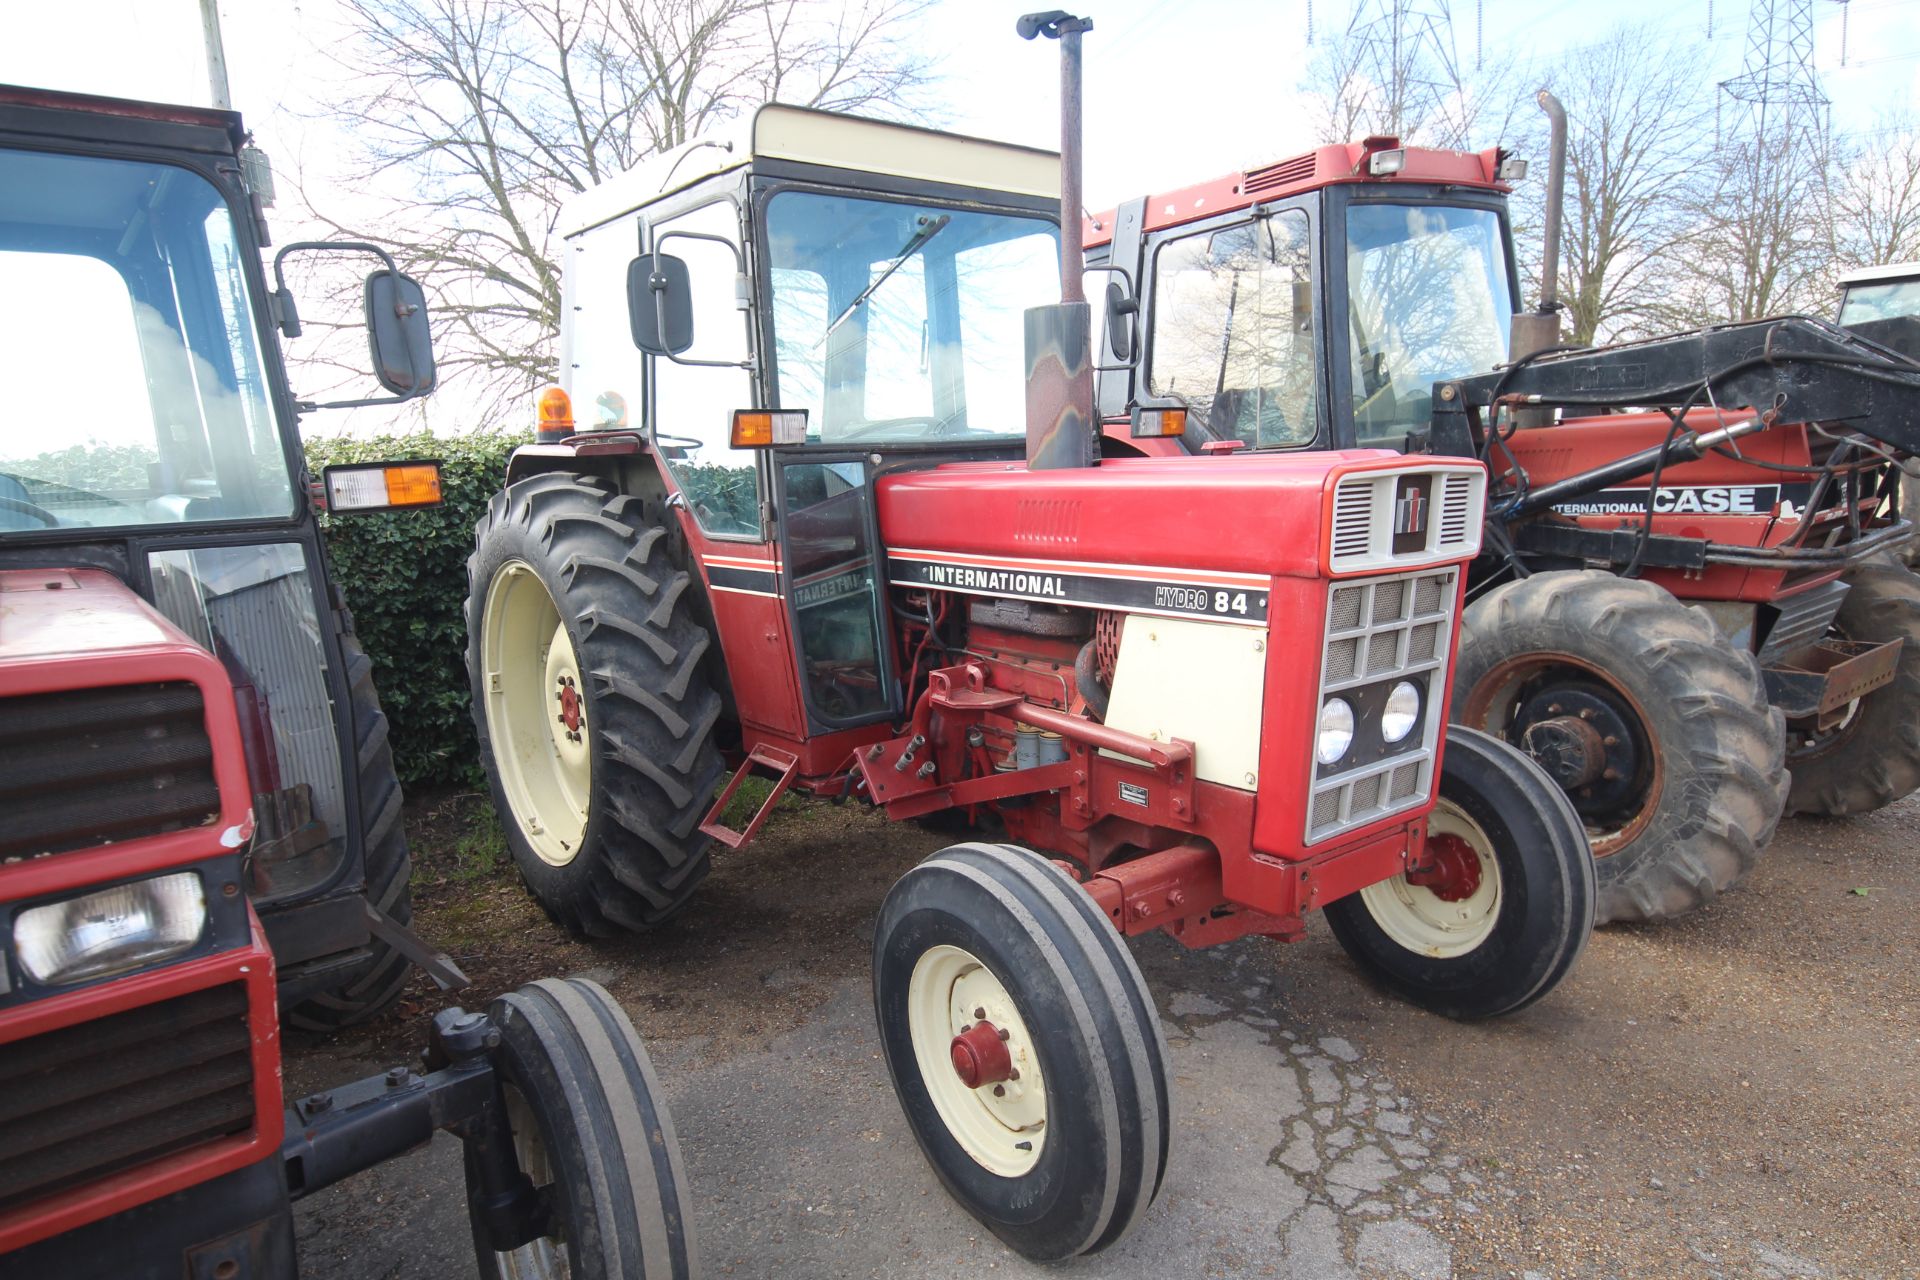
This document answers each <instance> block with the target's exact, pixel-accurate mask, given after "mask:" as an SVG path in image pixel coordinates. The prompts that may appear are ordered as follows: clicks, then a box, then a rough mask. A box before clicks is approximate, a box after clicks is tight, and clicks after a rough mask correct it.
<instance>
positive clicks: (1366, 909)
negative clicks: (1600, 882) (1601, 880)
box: [1326, 725, 1595, 1018]
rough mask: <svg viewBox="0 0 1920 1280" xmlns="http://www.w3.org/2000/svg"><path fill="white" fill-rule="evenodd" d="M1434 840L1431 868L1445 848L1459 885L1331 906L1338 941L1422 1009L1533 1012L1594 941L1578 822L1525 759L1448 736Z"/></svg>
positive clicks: (1391, 886)
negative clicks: (1452, 860)
mask: <svg viewBox="0 0 1920 1280" xmlns="http://www.w3.org/2000/svg"><path fill="white" fill-rule="evenodd" d="M1427 829H1428V841H1429V848H1428V857H1429V860H1432V859H1433V858H1435V857H1436V856H1437V855H1438V852H1439V850H1440V849H1441V848H1442V847H1443V846H1442V845H1441V843H1440V842H1441V841H1442V840H1447V841H1448V842H1449V846H1450V847H1448V850H1447V851H1448V854H1449V856H1451V857H1453V858H1456V859H1458V860H1459V864H1458V866H1457V868H1454V871H1455V874H1454V876H1453V878H1452V879H1451V880H1449V879H1447V878H1444V877H1443V878H1442V879H1440V880H1439V881H1438V882H1436V883H1419V884H1416V883H1412V882H1410V881H1409V880H1408V877H1407V875H1406V874H1405V873H1402V874H1401V875H1397V876H1395V877H1394V878H1393V879H1391V880H1386V881H1382V882H1381V883H1379V884H1376V885H1370V886H1368V887H1367V888H1365V889H1362V890H1360V891H1358V892H1357V893H1351V894H1348V895H1347V896H1346V897H1344V898H1341V899H1338V900H1337V901H1335V902H1332V903H1329V904H1328V905H1327V908H1326V916H1327V924H1328V925H1329V926H1330V927H1331V928H1332V930H1333V936H1334V937H1335V938H1336V939H1338V940H1339V942H1340V945H1341V946H1342V947H1344V948H1345V949H1346V952H1347V954H1348V955H1349V956H1351V957H1352V958H1353V959H1354V961H1355V962H1356V963H1357V964H1359V965H1360V967H1361V968H1363V969H1365V970H1366V971H1367V972H1368V974H1369V975H1371V976H1372V977H1373V978H1374V979H1375V980H1376V981H1378V982H1379V983H1380V984H1381V985H1382V986H1384V987H1386V988H1387V989H1388V990H1390V991H1392V992H1394V993H1395V994H1397V995H1399V996H1402V997H1404V998H1405V999H1407V1000H1409V1001H1411V1002H1413V1003H1414V1004H1417V1005H1419V1006H1420V1007H1421V1008H1423V1009H1428V1010H1431V1011H1432V1012H1434V1013H1438V1014H1443V1015H1445V1016H1446V1017H1449V1018H1491V1017H1495V1016H1498V1015H1500V1014H1505V1013H1513V1012H1515V1011H1516V1010H1519V1009H1524V1008H1525V1007H1526V1006H1528V1005H1530V1004H1532V1003H1533V1002H1534V1001H1535V1000H1538V999H1539V998H1540V997H1542V996H1544V995H1546V994H1547V992H1549V991H1551V990H1553V988H1554V987H1555V986H1557V985H1558V984H1559V982H1560V980H1561V979H1562V978H1564V977H1566V976H1567V973H1568V972H1569V971H1570V970H1571V969H1572V968H1573V964H1574V961H1576V960H1578V959H1579V958H1580V953H1581V952H1582V951H1583V950H1584V949H1585V948H1586V945H1587V939H1588V937H1589V936H1591V934H1592V933H1593V904H1594V898H1595V883H1594V871H1593V858H1592V856H1591V855H1590V854H1589V853H1588V852H1587V839H1586V833H1585V831H1583V830H1582V829H1581V826H1580V819H1579V817H1578V815H1576V814H1575V813H1574V811H1573V806H1572V805H1570V804H1568V803H1567V798H1566V796H1565V795H1564V794H1563V793H1562V792H1561V790H1560V788H1559V787H1557V786H1555V785H1554V782H1553V779H1551V778H1549V777H1548V776H1547V775H1546V773H1545V772H1544V771H1543V770H1541V768H1540V767H1539V766H1538V765H1536V764H1534V763H1533V761H1531V760H1529V759H1528V758H1527V757H1526V755H1525V754H1523V753H1522V752H1520V751H1519V750H1517V749H1516V748H1514V747H1511V746H1508V745H1507V744H1506V743H1504V742H1502V741H1500V740H1499V739H1498V738H1493V737H1489V736H1488V735H1486V734H1483V733H1475V732H1474V731H1473V730H1471V729H1466V728H1462V727H1461V726H1459V725H1449V726H1448V727H1447V741H1446V751H1445V755H1444V757H1443V759H1442V768H1441V772H1440V795H1439V798H1438V801H1437V803H1436V805H1435V808H1434V812H1433V815H1432V816H1431V817H1430V818H1429V819H1428V828H1427ZM1469 856H1471V858H1472V861H1471V862H1469V861H1467V858H1468V857H1469Z"/></svg>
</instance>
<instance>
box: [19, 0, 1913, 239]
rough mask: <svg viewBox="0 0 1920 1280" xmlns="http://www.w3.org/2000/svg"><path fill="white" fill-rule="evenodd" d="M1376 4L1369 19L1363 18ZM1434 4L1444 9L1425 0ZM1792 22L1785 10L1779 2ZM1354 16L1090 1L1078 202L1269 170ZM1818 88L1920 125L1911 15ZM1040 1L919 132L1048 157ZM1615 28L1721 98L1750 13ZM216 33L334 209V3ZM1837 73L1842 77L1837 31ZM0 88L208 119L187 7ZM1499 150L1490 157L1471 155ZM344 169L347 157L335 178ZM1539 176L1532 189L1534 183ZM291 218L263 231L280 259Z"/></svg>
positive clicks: (22, 39) (266, 13)
mask: <svg viewBox="0 0 1920 1280" xmlns="http://www.w3.org/2000/svg"><path fill="white" fill-rule="evenodd" d="M1369 2H1372V3H1377V2H1379V0H1369ZM1418 2H1419V3H1427V4H1436V3H1443V2H1444V0H1418ZM1777 2H1778V3H1779V4H1780V5H1781V6H1782V7H1783V8H1784V6H1785V5H1786V4H1788V3H1790V2H1791V0H1777ZM1353 3H1354V0H1320V2H1319V3H1318V4H1314V3H1312V0H1085V3H1084V4H1083V6H1082V7H1081V8H1080V9H1079V10H1078V11H1079V12H1083V13H1086V14H1089V15H1090V16H1092V17H1093V19H1094V23H1095V27H1094V30H1093V32H1092V33H1091V34H1089V35H1088V36H1087V37H1086V38H1085V49H1086V142H1085V149H1086V181H1085V193H1086V202H1087V205H1088V207H1089V208H1090V209H1095V210H1098V209H1104V208H1109V207H1111V206H1113V205H1114V204H1116V203H1118V202H1119V201H1121V200H1123V199H1127V198H1130V197H1132V196H1136V195H1140V194H1144V193H1147V192H1151V191H1164V190H1167V189H1169V188H1173V187H1178V186H1184V185H1187V184H1189V183H1193V182H1198V181H1202V180H1205V179H1209V178H1214V177H1218V176H1219V175H1221V174H1224V173H1227V172H1231V171H1233V170H1235V169H1243V168H1249V167H1253V166H1256V165H1260V164H1265V163H1269V162H1271V161H1273V160H1277V159H1281V158H1283V157H1285V156H1288V155H1291V154H1294V153H1295V152H1298V151H1300V150H1302V149H1304V148H1305V147H1307V146H1310V145H1311V144H1312V142H1313V141H1314V138H1313V130H1312V122H1311V120H1310V119H1309V117H1308V115H1307V113H1305V112H1302V111H1300V110H1298V109H1297V108H1296V107H1295V105H1294V104H1295V97H1294V85H1295V84H1296V83H1297V81H1298V79H1299V77H1300V73H1301V71H1302V70H1303V69H1304V68H1305V66H1306V64H1307V62H1308V60H1309V59H1310V58H1311V57H1312V55H1313V49H1312V48H1311V47H1310V46H1309V44H1308V15H1309V13H1311V14H1312V15H1313V21H1315V22H1316V23H1318V24H1320V25H1319V29H1318V31H1317V32H1316V34H1318V35H1320V36H1322V37H1324V35H1325V34H1326V31H1327V29H1328V27H1329V26H1341V27H1344V25H1345V24H1346V23H1347V21H1348V18H1349V15H1350V14H1351V13H1352V7H1351V6H1352V4H1353ZM1812 4H1813V11H1814V19H1815V69H1816V71H1817V73H1818V75H1819V76H1820V78H1821V83H1822V86H1823V88H1824V89H1825V90H1826V92H1827V94H1828V96H1829V97H1830V98H1831V100H1832V103H1833V121H1834V125H1835V127H1836V129H1837V130H1838V131H1840V132H1841V133H1843V134H1848V135H1851V136H1854V137H1856V138H1862V139H1870V138H1871V137H1872V135H1873V131H1874V127H1875V122H1876V113H1877V112H1879V111H1883V110H1885V109H1887V108H1889V107H1897V108H1907V109H1916V108H1920V0H1848V3H1846V4H1841V3H1837V2H1835V0H1812ZM1037 7H1039V6H1038V3H1037V0H937V3H936V4H935V5H934V7H933V9H932V11H931V12H930V13H929V15H928V16H927V18H926V20H925V30H924V32H922V33H920V36H919V38H920V41H921V43H922V45H923V47H924V48H925V49H927V50H929V51H940V56H939V61H938V66H937V72H938V74H939V76H940V80H939V82H938V84H937V85H936V86H935V95H934V96H935V100H936V101H938V102H939V103H940V104H941V108H940V118H937V119H932V120H929V121H928V123H930V124H934V125H936V126H938V127H941V128H947V129H953V130H957V131H959V132H963V133H972V134H978V135H980V136H984V137H990V138H998V139H1003V140H1006V141H1011V142H1019V143H1025V144H1028V145H1032V146H1040V147H1054V146H1056V145H1058V129H1059V115H1058V111H1059V107H1058V96H1057V95H1058V84H1059V79H1058V77H1059V69H1058V68H1059V60H1058V54H1057V50H1056V47H1055V46H1054V45H1053V44H1052V42H1049V41H1044V40H1042V41H1035V42H1033V43H1027V42H1023V41H1021V40H1020V39H1019V38H1018V37H1017V36H1016V35H1015V34H1014V30H1013V26H1014V19H1015V18H1016V17H1017V16H1018V15H1019V14H1021V13H1023V12H1025V11H1028V10H1030V9H1033V8H1037ZM1596 8H1599V6H1595V5H1594V4H1592V3H1591V0H1478V3H1477V5H1470V4H1468V3H1466V0H1454V4H1453V9H1454V13H1455V21H1454V32H1455V40H1456V47H1457V48H1458V49H1459V51H1460V54H1461V56H1462V58H1464V59H1466V60H1467V62H1468V64H1469V65H1471V60H1472V58H1473V56H1474V54H1473V51H1474V49H1475V45H1476V30H1475V26H1476V14H1478V20H1479V22H1480V23H1482V24H1484V25H1483V27H1482V28H1481V30H1480V31H1479V33H1478V45H1479V48H1480V50H1481V56H1482V57H1483V58H1486V59H1489V60H1497V59H1501V58H1527V59H1535V60H1538V61H1540V62H1545V63H1551V62H1552V61H1553V60H1554V59H1556V58H1557V57H1561V56H1564V55H1565V54H1567V53H1568V52H1569V51H1571V50H1574V49H1577V48H1578V47H1579V46H1580V45H1581V44H1582V43H1583V42H1587V41H1593V40H1596V39H1598V38H1599V37H1600V36H1601V35H1602V34H1603V33H1602V31H1601V30H1599V29H1597V28H1596V26H1595V25H1594V22H1595V19H1594V17H1593V15H1594V11H1595V10H1596ZM1604 11H1605V12H1606V14H1607V15H1608V20H1609V22H1615V21H1617V22H1633V23H1648V24H1652V25H1653V26H1654V27H1655V29H1656V30H1657V31H1658V32H1660V33H1661V34H1662V35H1663V36H1666V37H1668V38H1671V39H1673V40H1675V41H1703V42H1704V41H1706V38H1707V35H1708V21H1709V14H1710V13H1711V14H1712V21H1713V24H1714V25H1713V31H1712V39H1711V42H1710V43H1708V44H1707V48H1708V52H1709V58H1710V61H1711V65H1710V66H1709V67H1708V68H1707V71H1706V74H1709V75H1711V76H1712V77H1713V78H1714V79H1716V80H1719V79H1724V78H1726V77H1729V76H1732V75H1736V74H1738V73H1739V71H1740V69H1741V60H1742V58H1743V56H1744V54H1745V49H1746V25H1747V6H1746V0H1681V2H1680V3H1674V2H1673V0H1613V2H1612V3H1610V4H1608V5H1606V6H1605V10H1604ZM220 12H221V23H222V30H223V34H224V41H225V47H226V57H227V64H228V74H229V79H230V83H231V89H232V100H233V104H234V106H235V107H236V108H237V109H238V110H240V111H241V112H242V113H243V115H244V116H245V117H246V120H247V123H248V125H249V127H250V128H251V129H252V130H253V132H254V135H255V139H256V141H257V143H258V144H259V145H260V146H261V147H263V148H264V149H265V150H266V151H267V152H268V153H269V154H270V155H271V156H272V157H273V160H274V164H275V169H276V171H277V172H280V173H282V174H290V173H292V172H294V171H296V170H298V171H300V172H302V173H303V174H304V175H305V177H306V180H307V182H308V184H309V189H310V190H311V191H313V192H315V193H316V194H317V195H321V196H334V195H341V196H344V195H345V193H340V192H336V191H334V190H331V189H330V188H329V187H328V185H327V179H326V175H327V173H328V172H329V170H344V168H345V163H344V157H342V156H341V147H342V144H343V139H341V138H340V137H339V136H338V135H336V134H334V133H332V132H331V131H330V128H329V126H326V125H324V124H319V123H315V122H314V121H312V120H311V119H309V118H308V117H309V116H310V115H311V114H312V107H311V104H312V103H313V102H314V101H316V100H324V98H325V96H326V95H327V92H328V85H329V79H328V78H329V76H330V74H331V68H330V65H329V63H328V61H327V59H326V57H325V54H324V52H323V51H324V49H325V48H326V46H327V45H328V44H329V43H330V42H331V41H333V40H336V39H338V38H339V37H340V34H341V30H340V25H339V17H338V10H337V8H336V5H335V2H334V0H225V2H224V3H222V4H221V10H220ZM1843 21H1844V22H1845V24H1846V56H1845V62H1844V64H1843V62H1842V23H1843ZM0 82H5V83H15V84H29V85H36V86H41V87H47V88H56V89H69V90H75V91H81V92H91V93H105V94H111V95H114V96H118V97H129V98H149V99H155V100H161V101H173V102H186V103H193V104H201V105H204V104H207V103H208V102H209V101H210V97H209V89H208V85H207V78H206V62H205V58H204V54H203V44H202V38H201V29H200V9H199V3H198V0H62V2H61V3H59V4H48V3H46V2H45V0H0ZM1476 141H1477V142H1478V143H1479V145H1492V144H1494V143H1496V142H1499V141H1501V140H1500V139H1498V138H1486V139H1478V140H1476ZM335 157H341V158H340V159H339V160H337V161H336V159H335ZM1535 172H1536V173H1537V174H1538V173H1543V172H1544V166H1540V167H1538V168H1536V170H1535ZM292 217H293V211H292V210H291V209H290V208H286V207H284V206H283V207H282V208H281V209H279V210H276V212H275V214H274V215H273V221H274V224H275V229H276V233H277V236H278V238H279V239H280V240H281V241H282V242H285V241H286V240H288V239H290V238H292V235H293V234H295V233H296V232H297V231H298V230H300V229H299V228H297V227H295V226H292V225H289V224H290V223H291V220H292Z"/></svg>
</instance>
